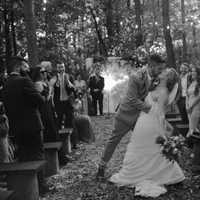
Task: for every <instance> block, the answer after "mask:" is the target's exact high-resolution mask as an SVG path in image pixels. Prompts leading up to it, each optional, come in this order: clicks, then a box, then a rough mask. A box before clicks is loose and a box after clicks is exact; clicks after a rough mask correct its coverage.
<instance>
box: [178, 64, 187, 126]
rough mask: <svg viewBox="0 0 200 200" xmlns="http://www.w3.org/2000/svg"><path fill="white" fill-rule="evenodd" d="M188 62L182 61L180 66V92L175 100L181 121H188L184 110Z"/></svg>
mask: <svg viewBox="0 0 200 200" xmlns="http://www.w3.org/2000/svg"><path fill="white" fill-rule="evenodd" d="M188 71H189V68H188V64H187V63H183V64H182V65H181V66H180V79H181V94H180V98H179V100H178V102H177V106H178V108H179V111H180V114H181V118H182V121H183V123H188V116H187V111H186V92H187V85H188Z"/></svg>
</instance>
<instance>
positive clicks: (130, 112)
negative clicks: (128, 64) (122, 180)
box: [96, 55, 165, 180]
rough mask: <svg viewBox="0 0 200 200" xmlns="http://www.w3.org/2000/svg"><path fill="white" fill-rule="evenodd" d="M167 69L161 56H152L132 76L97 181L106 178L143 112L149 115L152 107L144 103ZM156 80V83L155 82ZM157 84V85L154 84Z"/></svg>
mask: <svg viewBox="0 0 200 200" xmlns="http://www.w3.org/2000/svg"><path fill="white" fill-rule="evenodd" d="M164 69H165V61H164V60H163V59H162V58H161V57H160V56H159V55H151V56H150V57H149V60H148V66H147V67H143V68H141V69H139V70H138V71H137V72H136V73H135V74H133V75H131V77H130V79H129V84H128V90H127V93H126V96H125V97H124V99H123V101H122V102H121V104H120V106H119V109H118V111H117V114H116V117H115V121H114V129H113V131H112V135H111V137H110V139H109V141H108V143H107V145H106V147H105V150H104V153H103V156H102V158H101V161H100V164H99V168H98V172H97V175H96V177H97V179H98V180H101V179H103V178H104V172H105V168H106V165H107V163H108V162H109V160H110V159H111V157H112V154H113V153H114V151H115V148H116V147H117V145H118V144H119V142H120V140H121V139H122V137H123V136H124V135H125V134H126V133H128V132H129V131H130V130H131V129H133V128H134V126H135V124H136V121H137V118H138V116H139V114H140V112H141V111H143V112H146V113H148V112H149V110H150V109H151V106H150V105H148V104H147V103H145V102H144V100H145V97H146V96H147V94H148V92H149V89H150V87H152V86H153V85H156V84H157V83H158V75H159V74H160V73H161V72H162V71H163V70H164ZM154 80H156V81H154ZM154 83H155V84H154Z"/></svg>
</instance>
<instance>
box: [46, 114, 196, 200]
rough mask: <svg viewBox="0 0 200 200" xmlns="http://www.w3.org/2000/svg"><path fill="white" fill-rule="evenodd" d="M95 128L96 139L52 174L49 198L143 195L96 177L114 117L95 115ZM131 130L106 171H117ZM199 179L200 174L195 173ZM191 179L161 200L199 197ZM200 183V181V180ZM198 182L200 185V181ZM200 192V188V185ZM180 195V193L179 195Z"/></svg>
mask: <svg viewBox="0 0 200 200" xmlns="http://www.w3.org/2000/svg"><path fill="white" fill-rule="evenodd" d="M92 123H93V128H94V131H95V136H96V142H95V143H93V144H90V145H87V144H81V145H80V146H79V148H78V150H76V151H75V152H74V154H73V157H74V158H75V160H74V161H73V162H71V163H68V164H67V165H66V166H65V167H63V168H62V169H61V170H60V173H59V174H58V175H56V176H54V177H51V178H50V180H49V181H50V183H53V184H54V185H55V186H56V190H55V191H52V193H51V194H48V195H47V196H46V198H43V199H48V200H66V199H67V200H99V199H102V200H132V199H134V200H137V199H138V200H139V199H142V198H138V197H137V198H136V197H133V194H134V193H133V190H131V189H128V188H117V187H115V186H113V185H109V184H107V183H97V182H96V181H95V179H94V178H95V173H96V171H97V163H98V162H99V159H100V156H101V153H102V151H103V149H104V145H105V144H106V142H107V140H108V137H109V136H110V134H111V130H112V123H113V117H112V116H111V117H110V118H106V117H105V116H103V117H93V118H92ZM129 137H130V133H129V134H127V135H126V136H125V137H124V138H123V139H122V141H121V143H120V145H119V146H118V148H117V150H116V151H115V153H114V155H113V158H112V160H111V162H110V163H109V166H108V170H107V174H108V175H111V174H112V173H113V172H116V171H117V170H118V169H119V167H120V165H121V163H122V161H123V156H124V153H125V149H126V144H127V142H128V140H129ZM193 179H194V178H193ZM196 179H197V181H198V182H199V177H196ZM191 184H196V182H195V183H190V180H189V179H188V181H186V184H185V186H184V187H181V188H177V187H171V188H169V189H170V192H169V193H168V194H167V195H165V196H164V197H160V198H157V199H158V200H161V199H162V200H164V199H165V200H167V199H174V200H178V199H181V200H184V199H185V200H186V199H187V200H188V199H200V195H198V194H197V193H196V192H194V191H193V189H192V190H191V189H190V187H191V186H190V185H191ZM199 184H200V183H199ZM199 184H198V185H199ZM193 193H194V195H195V194H197V195H198V198H194V197H193V198H191V195H193ZM198 193H199V188H198ZM180 195H181V196H180Z"/></svg>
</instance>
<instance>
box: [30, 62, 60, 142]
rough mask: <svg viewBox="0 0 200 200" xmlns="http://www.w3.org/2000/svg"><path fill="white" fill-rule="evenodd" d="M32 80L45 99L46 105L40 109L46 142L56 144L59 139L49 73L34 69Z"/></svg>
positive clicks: (38, 67)
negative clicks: (48, 78) (48, 77)
mask: <svg viewBox="0 0 200 200" xmlns="http://www.w3.org/2000/svg"><path fill="white" fill-rule="evenodd" d="M31 77H32V80H33V81H34V82H35V86H36V89H37V90H38V92H39V93H40V94H41V95H42V96H43V97H44V99H45V103H44V104H43V105H42V106H41V107H40V113H41V118H42V123H43V125H44V131H43V134H44V142H55V141H56V140H57V139H58V134H57V129H56V124H55V118H54V112H53V106H52V100H51V94H50V87H49V83H48V80H47V71H46V70H45V69H44V68H42V67H40V66H37V67H35V68H33V69H32V73H31Z"/></svg>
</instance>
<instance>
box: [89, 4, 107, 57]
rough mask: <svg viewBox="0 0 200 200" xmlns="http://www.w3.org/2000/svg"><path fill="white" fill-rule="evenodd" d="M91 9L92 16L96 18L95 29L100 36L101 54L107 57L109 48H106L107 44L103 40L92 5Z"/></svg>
mask: <svg viewBox="0 0 200 200" xmlns="http://www.w3.org/2000/svg"><path fill="white" fill-rule="evenodd" d="M89 9H90V12H91V15H92V18H93V20H94V25H95V29H96V32H97V37H98V40H99V49H100V54H101V55H103V56H105V57H107V56H108V52H107V48H106V45H105V43H104V41H103V38H102V34H101V31H100V30H99V27H98V23H97V20H96V16H95V14H94V12H93V9H92V8H91V7H89Z"/></svg>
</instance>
